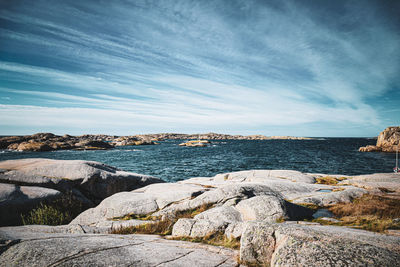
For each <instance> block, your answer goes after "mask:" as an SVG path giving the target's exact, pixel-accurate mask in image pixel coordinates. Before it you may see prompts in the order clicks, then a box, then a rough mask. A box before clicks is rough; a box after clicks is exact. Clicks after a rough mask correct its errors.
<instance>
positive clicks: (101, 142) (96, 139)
mask: <svg viewBox="0 0 400 267" xmlns="http://www.w3.org/2000/svg"><path fill="white" fill-rule="evenodd" d="M199 138H200V139H205V140H275V139H285V140H309V139H312V138H308V137H293V136H269V137H267V136H263V135H249V136H242V135H226V134H216V133H207V134H177V133H160V134H143V135H131V136H115V135H103V134H98V135H90V134H86V135H81V136H72V135H68V134H66V135H63V136H60V135H55V134H52V133H37V134H33V135H25V136H4V137H0V149H9V150H15V151H36V152H41V151H54V150H104V149H112V148H114V147H118V146H138V145H156V144H158V143H157V142H158V141H163V140H168V139H171V140H177V139H182V140H190V139H199Z"/></svg>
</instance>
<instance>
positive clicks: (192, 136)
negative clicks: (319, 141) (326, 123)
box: [142, 133, 313, 140]
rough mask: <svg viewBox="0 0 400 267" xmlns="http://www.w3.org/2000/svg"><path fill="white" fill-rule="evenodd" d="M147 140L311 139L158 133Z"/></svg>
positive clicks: (149, 136) (301, 138)
mask: <svg viewBox="0 0 400 267" xmlns="http://www.w3.org/2000/svg"><path fill="white" fill-rule="evenodd" d="M142 136H146V137H147V138H151V139H154V140H166V139H180V140H185V139H186V140H188V139H189V140H190V139H196V140H197V139H204V140H274V139H283V140H310V139H313V138H309V137H296V136H265V135H248V136H245V135H229V134H219V133H203V134H179V133H160V134H147V135H142Z"/></svg>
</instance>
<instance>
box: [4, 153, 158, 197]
mask: <svg viewBox="0 0 400 267" xmlns="http://www.w3.org/2000/svg"><path fill="white" fill-rule="evenodd" d="M0 169H3V171H2V172H0V182H1V181H3V182H6V183H13V184H17V185H32V186H41V187H47V188H53V189H57V190H60V191H66V190H69V189H72V188H76V189H78V190H79V191H81V192H82V194H84V195H85V196H86V197H87V198H89V199H91V200H92V201H94V202H95V203H96V202H97V203H98V202H100V201H101V200H102V199H104V198H106V197H108V196H110V195H112V194H115V193H117V192H121V191H128V190H133V189H136V188H139V187H143V186H146V185H148V184H151V183H162V182H163V181H162V180H160V179H157V178H155V177H151V176H147V175H140V174H136V173H131V172H125V171H121V170H119V169H117V168H114V167H111V166H108V165H105V164H102V163H99V162H95V161H83V160H52V159H43V158H36V159H35V158H33V159H20V160H7V161H2V162H0Z"/></svg>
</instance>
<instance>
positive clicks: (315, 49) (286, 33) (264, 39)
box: [0, 0, 400, 137]
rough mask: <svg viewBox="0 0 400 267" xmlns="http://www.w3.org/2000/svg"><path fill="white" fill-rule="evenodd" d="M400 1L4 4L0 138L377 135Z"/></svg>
mask: <svg viewBox="0 0 400 267" xmlns="http://www.w3.org/2000/svg"><path fill="white" fill-rule="evenodd" d="M399 10H400V1H395V0H393V1H390V0H385V1H381V0H376V1H367V0H365V1H364V0H363V1H340V0H337V1H320V0H314V1H311V0H296V1H289V0H287V1H286V0H285V1H281V0H276V1H273V0H271V1H255V0H254V1H253V0H226V1H219V0H215V1H207V0H204V1H198V0H193V1H191V0H182V1H180V0H169V1H163V0H154V1H140V0H132V1H130V0H113V1H107V0H104V1H94V0H93V1H90V0H85V1H72V0H71V1H68V0H63V1H61V0H60V1H43V0H35V1H30V0H27V1H24V0H0V135H14V134H15V135H17V134H33V133H37V132H52V133H56V134H65V133H68V134H76V135H78V134H86V133H89V134H101V133H102V134H116V135H131V134H140V133H159V132H178V133H199V132H201V133H205V132H218V133H226V134H243V135H250V134H264V135H292V136H332V137H333V136H343V137H344V136H348V137H357V136H358V137H370V136H371V137H372V136H376V135H378V134H379V132H380V131H382V130H383V129H384V128H386V127H387V126H393V125H400V16H398V11H399Z"/></svg>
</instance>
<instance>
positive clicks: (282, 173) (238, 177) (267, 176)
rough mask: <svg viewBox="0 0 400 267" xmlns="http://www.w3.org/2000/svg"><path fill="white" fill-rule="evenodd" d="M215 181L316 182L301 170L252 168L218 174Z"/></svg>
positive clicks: (311, 176)
mask: <svg viewBox="0 0 400 267" xmlns="http://www.w3.org/2000/svg"><path fill="white" fill-rule="evenodd" d="M214 181H215V182H224V181H232V182H269V181H279V182H283V181H291V182H302V183H309V184H313V183H315V178H314V176H313V175H310V174H304V173H301V172H299V171H291V170H250V171H239V172H232V173H223V174H217V175H216V176H215V177H214Z"/></svg>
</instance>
